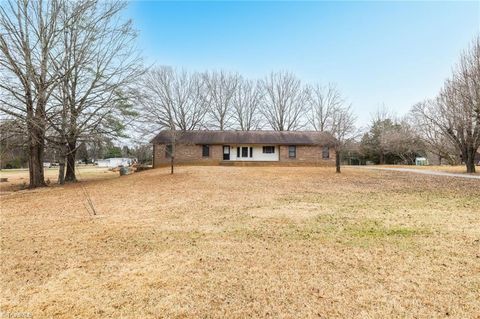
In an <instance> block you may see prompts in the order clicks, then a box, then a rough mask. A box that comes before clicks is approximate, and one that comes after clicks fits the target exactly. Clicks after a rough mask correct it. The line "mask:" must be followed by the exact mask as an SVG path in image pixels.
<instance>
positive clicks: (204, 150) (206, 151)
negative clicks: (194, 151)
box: [202, 145, 210, 157]
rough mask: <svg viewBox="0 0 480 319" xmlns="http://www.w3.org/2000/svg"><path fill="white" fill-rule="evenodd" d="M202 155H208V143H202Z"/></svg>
mask: <svg viewBox="0 0 480 319" xmlns="http://www.w3.org/2000/svg"><path fill="white" fill-rule="evenodd" d="M202 156H203V157H209V156H210V145H202Z"/></svg>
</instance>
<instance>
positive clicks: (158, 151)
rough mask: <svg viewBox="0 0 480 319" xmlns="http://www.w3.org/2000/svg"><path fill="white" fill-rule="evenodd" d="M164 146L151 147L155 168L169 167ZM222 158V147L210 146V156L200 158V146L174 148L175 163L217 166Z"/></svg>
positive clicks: (178, 145) (178, 146) (184, 145)
mask: <svg viewBox="0 0 480 319" xmlns="http://www.w3.org/2000/svg"><path fill="white" fill-rule="evenodd" d="M165 148H166V145H165V144H156V145H154V146H153V163H154V166H155V167H161V166H167V165H170V158H169V157H166V156H165ZM222 158H223V150H222V145H210V156H209V157H203V156H202V145H186V144H177V145H176V147H175V163H178V164H197V165H218V164H219V163H220V161H221V160H222Z"/></svg>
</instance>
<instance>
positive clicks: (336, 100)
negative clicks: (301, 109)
mask: <svg viewBox="0 0 480 319" xmlns="http://www.w3.org/2000/svg"><path fill="white" fill-rule="evenodd" d="M343 103H344V101H343V99H342V97H341V95H340V92H339V91H338V89H337V87H336V86H335V85H333V84H329V85H328V86H326V87H322V86H319V85H315V86H314V87H312V88H311V89H310V95H309V105H310V113H309V114H308V121H309V123H310V124H311V125H312V126H313V128H314V129H315V131H320V132H324V131H330V130H331V129H332V124H333V123H332V115H333V112H334V111H335V109H336V108H338V107H339V106H341V105H342V104H343Z"/></svg>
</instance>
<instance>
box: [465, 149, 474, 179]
mask: <svg viewBox="0 0 480 319" xmlns="http://www.w3.org/2000/svg"><path fill="white" fill-rule="evenodd" d="M465 153H466V154H465V155H466V157H465V159H464V160H465V165H466V166H467V173H475V153H476V151H475V149H474V148H473V147H468V149H467V150H466V152H465Z"/></svg>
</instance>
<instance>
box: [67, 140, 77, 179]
mask: <svg viewBox="0 0 480 319" xmlns="http://www.w3.org/2000/svg"><path fill="white" fill-rule="evenodd" d="M67 145H68V153H67V172H66V173H65V181H66V182H72V183H74V182H77V176H76V174H75V156H76V154H77V140H76V139H72V140H69V142H68V144H67Z"/></svg>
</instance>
